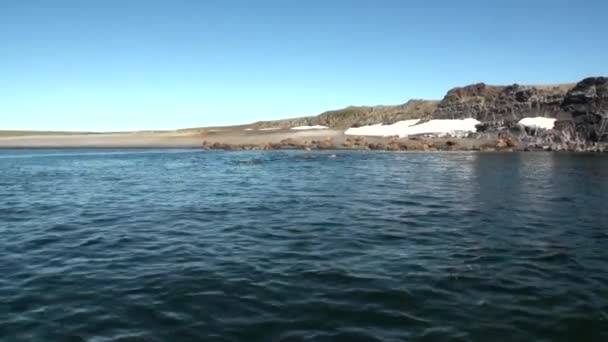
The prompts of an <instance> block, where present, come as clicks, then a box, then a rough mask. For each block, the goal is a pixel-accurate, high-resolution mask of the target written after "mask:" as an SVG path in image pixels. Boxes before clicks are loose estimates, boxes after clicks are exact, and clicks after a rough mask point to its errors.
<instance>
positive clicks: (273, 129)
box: [258, 127, 281, 131]
mask: <svg viewBox="0 0 608 342" xmlns="http://www.w3.org/2000/svg"><path fill="white" fill-rule="evenodd" d="M277 129H281V127H267V128H260V129H258V131H276V130H277Z"/></svg>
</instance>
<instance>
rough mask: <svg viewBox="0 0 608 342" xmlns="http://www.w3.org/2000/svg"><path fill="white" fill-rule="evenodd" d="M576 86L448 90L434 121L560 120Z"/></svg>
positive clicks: (477, 85)
mask: <svg viewBox="0 0 608 342" xmlns="http://www.w3.org/2000/svg"><path fill="white" fill-rule="evenodd" d="M573 87H574V85H573V84H563V85H555V86H523V85H519V84H513V85H510V86H491V85H487V84H484V83H477V84H473V85H469V86H466V87H462V88H454V89H452V90H450V91H448V93H447V95H446V96H445V97H444V98H443V100H441V102H440V103H439V105H438V106H437V109H436V110H435V111H434V112H433V114H432V117H433V118H434V119H463V118H469V117H472V118H475V119H477V120H479V121H482V122H496V121H519V120H521V119H522V118H524V117H536V116H543V117H552V118H554V117H556V115H557V113H559V112H560V111H561V104H562V101H563V99H564V97H565V96H566V94H567V93H568V91H569V90H570V89H572V88H573Z"/></svg>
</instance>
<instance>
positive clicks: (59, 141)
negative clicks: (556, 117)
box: [0, 129, 344, 148]
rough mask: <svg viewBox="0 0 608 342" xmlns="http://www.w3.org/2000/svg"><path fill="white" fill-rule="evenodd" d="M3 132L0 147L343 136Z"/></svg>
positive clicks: (333, 134) (331, 133) (191, 144)
mask: <svg viewBox="0 0 608 342" xmlns="http://www.w3.org/2000/svg"><path fill="white" fill-rule="evenodd" d="M6 135H7V136H2V135H0V148H157V147H158V148H199V147H201V146H202V144H203V141H207V142H208V143H216V142H217V143H229V144H235V145H241V144H253V145H261V144H266V143H279V142H280V141H282V140H284V139H288V138H294V139H308V140H313V139H327V138H332V139H336V140H341V139H343V138H344V133H343V132H342V131H339V130H318V129H317V130H302V131H290V130H275V131H245V130H236V129H224V130H213V129H211V130H188V131H167V132H127V133H87V134H64V133H58V134H36V133H35V132H33V133H31V134H26V135H15V134H11V135H8V134H6Z"/></svg>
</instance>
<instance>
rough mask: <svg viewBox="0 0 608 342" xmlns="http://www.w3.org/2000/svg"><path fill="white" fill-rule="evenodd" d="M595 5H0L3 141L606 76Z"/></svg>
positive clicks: (57, 0)
mask: <svg viewBox="0 0 608 342" xmlns="http://www.w3.org/2000/svg"><path fill="white" fill-rule="evenodd" d="M607 15H608V1H604V0H597V1H565V0H552V1H543V0H537V1H534V0H527V1H526V0H512V1H428V0H426V1H406V0H402V1H397V0H394V1H393V0H385V1H383V0H375V1H372V0H360V1H357V0H350V1H346V0H333V1H332V0H309V1H304V0H301V1H287V0H283V1H279V0H273V1H270V0H266V1H264V0H258V1H246V0H240V1H239V0H208V1H195V0H192V1H185V0H173V1H169V0H167V1H155V0H145V1H143V0H130V1H127V0H108V1H101V0H98V1H80V0H73V1H62V0H54V1H44V0H40V1H36V0H0V129H40V130H95V131H105V130H134V129H174V128H183V127H198V126H211V125H225V124H238V123H248V122H252V121H256V120H261V119H277V118H287V117H297V116H306V115H315V114H318V113H320V112H322V111H324V110H328V109H336V108H341V107H345V106H348V105H374V104H397V103H403V102H405V101H407V100H408V99H410V98H431V99H440V98H441V97H442V96H443V95H444V93H445V92H446V91H447V90H448V89H449V88H451V87H454V86H459V85H465V84H469V83H474V82H481V81H483V82H486V83H490V84H510V83H514V82H517V83H534V84H538V83H555V82H572V81H578V80H580V79H582V78H584V77H587V76H592V75H607V74H608V44H606V33H608V17H607Z"/></svg>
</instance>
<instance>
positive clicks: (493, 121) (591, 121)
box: [202, 77, 608, 152]
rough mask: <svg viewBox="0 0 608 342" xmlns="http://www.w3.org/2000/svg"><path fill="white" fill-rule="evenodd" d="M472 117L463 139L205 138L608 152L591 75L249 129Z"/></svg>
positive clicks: (599, 85)
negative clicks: (538, 120)
mask: <svg viewBox="0 0 608 342" xmlns="http://www.w3.org/2000/svg"><path fill="white" fill-rule="evenodd" d="M530 117H542V118H551V119H555V126H554V128H553V129H542V128H535V127H527V126H523V125H522V124H519V123H518V122H519V120H521V119H523V118H530ZM466 118H474V119H476V120H479V121H480V122H481V123H480V124H479V125H477V126H476V128H477V131H476V132H471V133H469V134H468V135H466V136H464V137H463V136H459V137H451V136H446V135H445V134H442V135H433V134H424V135H420V136H410V137H405V138H403V137H402V138H399V137H397V136H391V137H368V136H344V137H341V138H340V137H328V138H325V139H317V140H315V139H305V138H286V139H283V140H281V141H279V142H263V143H248V144H238V143H237V144H235V143H230V141H221V142H218V141H215V142H210V141H206V140H204V141H203V144H202V147H203V149H209V150H228V151H233V150H276V149H307V150H308V149H310V150H313V149H355V150H386V151H435V150H440V151H460V150H465V151H539V150H541V151H573V152H607V151H608V78H607V77H590V78H586V79H584V80H582V81H580V82H578V83H572V84H561V85H553V86H526V85H518V84H514V85H510V86H491V85H486V84H484V83H477V84H473V85H469V86H465V87H459V88H454V89H452V90H450V91H448V93H447V94H446V96H445V97H444V98H443V99H442V100H441V101H426V102H425V101H424V100H411V101H409V102H408V103H406V104H404V105H400V106H379V107H349V108H345V109H344V110H339V111H330V112H325V113H322V114H320V115H319V116H316V117H310V118H298V119H292V120H290V119H287V120H280V121H274V122H272V121H267V122H259V123H256V124H254V125H253V127H258V128H260V127H261V128H264V127H278V128H279V129H288V128H289V127H290V125H291V126H293V125H302V124H307V125H321V124H324V125H328V127H329V128H333V129H344V128H345V127H358V126H361V125H369V124H377V123H378V121H380V123H389V124H390V123H394V122H397V121H399V120H406V119H420V120H421V122H425V121H429V120H434V119H466Z"/></svg>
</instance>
